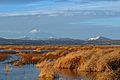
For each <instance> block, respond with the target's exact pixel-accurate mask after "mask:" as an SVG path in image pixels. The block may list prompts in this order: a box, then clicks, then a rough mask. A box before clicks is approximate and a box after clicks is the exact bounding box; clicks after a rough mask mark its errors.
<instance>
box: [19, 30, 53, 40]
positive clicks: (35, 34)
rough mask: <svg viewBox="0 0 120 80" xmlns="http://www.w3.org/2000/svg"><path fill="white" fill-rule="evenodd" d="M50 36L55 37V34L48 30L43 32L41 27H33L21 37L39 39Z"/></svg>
mask: <svg viewBox="0 0 120 80" xmlns="http://www.w3.org/2000/svg"><path fill="white" fill-rule="evenodd" d="M49 38H54V35H53V34H51V33H47V32H41V31H40V30H39V29H33V30H31V31H30V32H29V33H28V34H26V35H25V36H24V37H23V38H21V39H23V40H39V39H49Z"/></svg>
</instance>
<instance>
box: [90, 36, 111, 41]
mask: <svg viewBox="0 0 120 80" xmlns="http://www.w3.org/2000/svg"><path fill="white" fill-rule="evenodd" d="M88 40H111V39H109V38H106V37H103V36H97V37H93V38H89V39H88Z"/></svg>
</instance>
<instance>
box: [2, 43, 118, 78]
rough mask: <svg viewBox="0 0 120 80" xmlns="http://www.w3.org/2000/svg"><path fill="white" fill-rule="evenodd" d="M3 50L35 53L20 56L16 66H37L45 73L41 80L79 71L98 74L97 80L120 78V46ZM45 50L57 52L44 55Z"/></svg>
mask: <svg viewBox="0 0 120 80" xmlns="http://www.w3.org/2000/svg"><path fill="white" fill-rule="evenodd" d="M0 48H1V49H6V50H35V52H27V53H25V52H24V53H22V52H20V53H17V54H16V55H17V56H20V57H21V58H20V59H19V60H17V61H14V62H13V64H14V65H16V66H17V65H18V66H19V65H25V64H31V63H32V64H33V63H37V67H39V68H40V72H41V73H40V74H41V75H40V78H41V80H42V79H49V80H52V79H54V78H55V74H56V71H58V70H57V69H61V70H62V69H69V70H71V71H74V70H75V71H77V73H79V74H80V73H81V72H87V73H93V72H97V74H96V75H94V77H95V79H96V80H111V79H113V80H115V79H116V80H117V79H119V78H120V46H89V45H87V46H76V45H74V46H67V45H66V46H62V45H61V46H59V45H56V46H50V45H46V46H12V45H9V46H0ZM42 50H54V52H49V51H48V52H46V53H42V52H41V51H42ZM4 57H5V56H4ZM2 58H3V55H0V59H2ZM4 59H5V58H4ZM58 72H60V71H58ZM98 72H99V74H98ZM113 76H114V78H113Z"/></svg>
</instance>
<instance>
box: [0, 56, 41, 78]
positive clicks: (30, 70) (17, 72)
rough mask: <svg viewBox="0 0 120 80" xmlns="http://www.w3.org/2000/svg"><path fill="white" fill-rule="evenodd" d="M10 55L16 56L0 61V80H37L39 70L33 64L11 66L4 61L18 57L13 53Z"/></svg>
mask: <svg viewBox="0 0 120 80" xmlns="http://www.w3.org/2000/svg"><path fill="white" fill-rule="evenodd" d="M11 56H13V57H16V58H10V59H9V60H5V61H3V62H0V80H38V75H39V71H38V69H37V68H36V67H35V65H33V64H29V65H24V66H19V67H16V66H13V65H11V64H8V63H6V62H7V61H12V60H14V59H15V60H16V59H18V57H17V56H15V55H11Z"/></svg>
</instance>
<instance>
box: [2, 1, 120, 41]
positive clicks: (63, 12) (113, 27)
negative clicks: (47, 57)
mask: <svg viewBox="0 0 120 80" xmlns="http://www.w3.org/2000/svg"><path fill="white" fill-rule="evenodd" d="M119 8H120V0H0V36H1V37H7V38H20V37H23V36H25V35H26V34H28V33H29V32H30V31H32V30H35V29H39V30H40V31H41V33H40V34H42V33H50V34H52V35H54V36H56V37H69V38H80V39H87V38H89V37H94V36H98V35H102V36H106V37H108V38H113V39H120V32H119V30H120V23H119V21H120V9H119Z"/></svg>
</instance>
